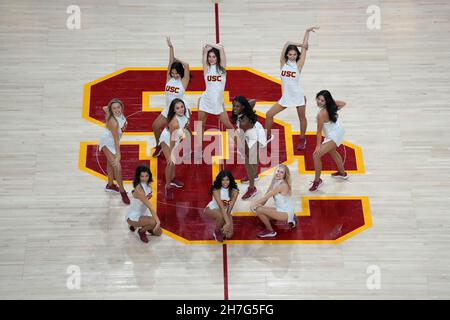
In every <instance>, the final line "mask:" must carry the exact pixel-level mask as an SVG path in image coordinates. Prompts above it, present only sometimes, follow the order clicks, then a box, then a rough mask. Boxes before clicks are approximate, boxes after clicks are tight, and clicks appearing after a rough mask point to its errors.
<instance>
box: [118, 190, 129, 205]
mask: <svg viewBox="0 0 450 320" xmlns="http://www.w3.org/2000/svg"><path fill="white" fill-rule="evenodd" d="M120 195H121V196H122V201H123V203H125V204H130V199H129V198H128V195H127V192H126V191H121V192H120Z"/></svg>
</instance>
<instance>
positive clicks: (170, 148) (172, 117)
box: [159, 98, 189, 200]
mask: <svg viewBox="0 0 450 320" xmlns="http://www.w3.org/2000/svg"><path fill="white" fill-rule="evenodd" d="M188 133H189V118H188V116H187V109H186V106H185V104H184V101H183V100H181V99H178V98H175V99H173V100H172V102H171V103H170V106H169V113H168V114H167V127H166V128H164V130H163V132H162V133H161V137H160V139H159V145H160V146H161V148H162V151H163V153H164V156H165V158H166V163H167V165H166V187H165V188H166V189H165V194H166V199H167V200H172V199H173V190H172V189H173V187H176V188H182V187H184V183H183V182H181V181H179V180H177V179H176V178H175V162H176V158H175V154H176V152H175V151H176V150H174V149H175V147H176V146H178V144H179V143H180V142H181V140H183V139H184V138H185V136H186V134H188Z"/></svg>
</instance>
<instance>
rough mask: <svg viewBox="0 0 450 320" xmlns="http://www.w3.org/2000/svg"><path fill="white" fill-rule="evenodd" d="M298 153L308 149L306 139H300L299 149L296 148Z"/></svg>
mask: <svg viewBox="0 0 450 320" xmlns="http://www.w3.org/2000/svg"><path fill="white" fill-rule="evenodd" d="M295 149H296V150H298V151H302V150H305V149H306V139H305V138H300V142H299V144H298V146H297V148H295Z"/></svg>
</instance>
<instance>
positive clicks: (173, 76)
mask: <svg viewBox="0 0 450 320" xmlns="http://www.w3.org/2000/svg"><path fill="white" fill-rule="evenodd" d="M166 40H167V45H168V46H169V66H168V68H167V82H166V86H165V87H164V92H165V107H164V110H163V111H162V112H161V114H160V115H159V116H158V117H157V118H156V119H155V121H153V124H152V129H153V132H154V133H155V140H156V148H155V151H154V152H153V157H154V158H156V157H158V156H159V155H160V154H161V146H160V144H159V139H160V136H161V130H162V128H163V127H164V126H165V125H166V123H167V114H168V113H169V106H170V103H171V102H172V100H173V99H175V98H178V99H182V100H183V101H184V93H185V91H186V89H187V86H188V84H189V81H190V71H189V64H188V63H186V62H184V61H181V60H180V59H177V58H175V56H174V49H173V45H172V42H171V41H170V38H169V37H167V38H166ZM185 106H186V107H187V104H186V102H185ZM189 115H190V111H189V109H188V116H189Z"/></svg>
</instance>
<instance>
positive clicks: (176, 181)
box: [170, 178, 184, 188]
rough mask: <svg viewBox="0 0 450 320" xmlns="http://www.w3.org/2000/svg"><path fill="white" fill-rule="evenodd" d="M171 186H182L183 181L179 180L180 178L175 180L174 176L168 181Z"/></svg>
mask: <svg viewBox="0 0 450 320" xmlns="http://www.w3.org/2000/svg"><path fill="white" fill-rule="evenodd" d="M170 185H171V186H174V187H175V188H183V187H184V183H183V182H181V181H180V180H177V179H176V178H173V179H172V181H171V182H170Z"/></svg>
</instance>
